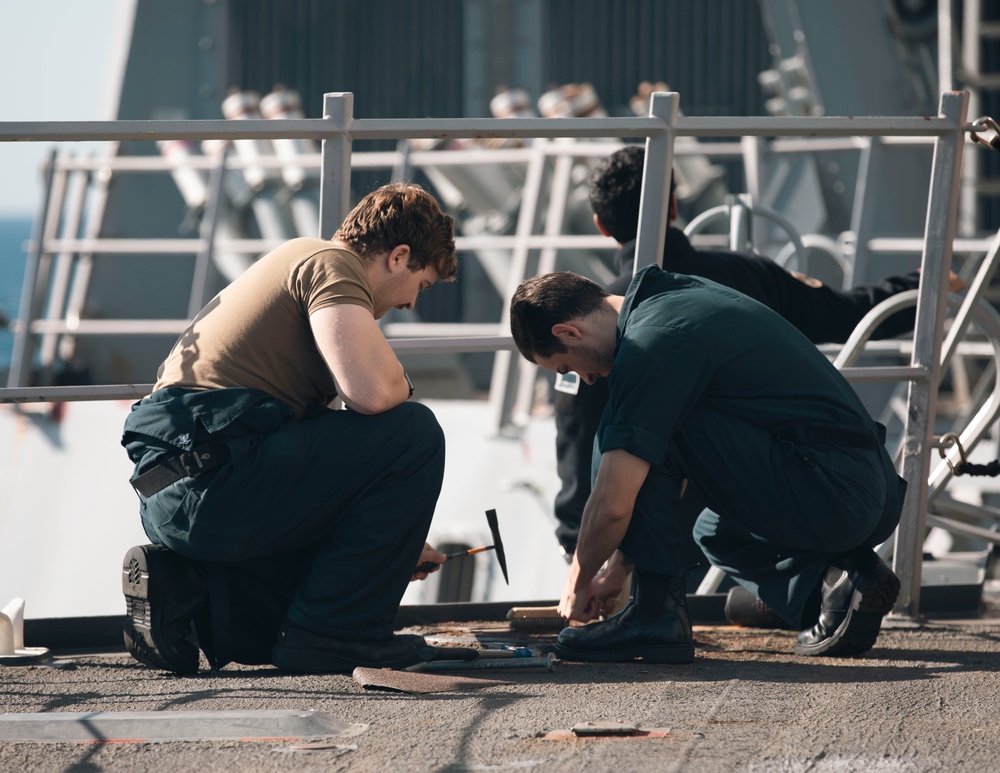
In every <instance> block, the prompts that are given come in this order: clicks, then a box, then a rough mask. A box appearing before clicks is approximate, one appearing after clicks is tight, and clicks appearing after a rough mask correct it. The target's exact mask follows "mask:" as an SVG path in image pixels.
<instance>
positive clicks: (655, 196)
mask: <svg viewBox="0 0 1000 773" xmlns="http://www.w3.org/2000/svg"><path fill="white" fill-rule="evenodd" d="M678 105H679V96H678V95H677V94H666V93H658V94H654V95H653V97H652V99H651V102H650V113H649V116H648V117H639V118H558V119H535V118H513V119H510V118H508V119H377V120H372V119H356V118H354V116H353V96H352V95H351V94H344V93H341V94H327V95H326V97H325V102H324V117H323V118H321V119H293V120H282V121H274V120H257V119H244V120H234V121H230V120H196V121H195V120H192V121H90V122H52V121H44V122H5V123H0V141H35V142H37V141H49V142H53V141H54V142H72V141H83V140H109V141H116V142H129V141H140V140H141V141H149V140H168V139H189V140H204V139H217V140H237V139H245V138H257V139H263V138H268V139H282V138H291V139H312V140H319V141H321V142H322V151H321V159H320V175H321V176H320V180H321V189H320V206H319V217H320V224H319V225H320V231H319V232H320V233H333V231H334V230H335V229H336V226H337V225H338V224H339V223H340V222H341V220H342V219H343V217H344V215H346V213H347V211H348V207H349V203H350V175H351V168H352V143H353V142H354V141H355V140H362V139H395V140H399V139H421V138H434V139H438V138H473V139H487V138H525V139H533V138H563V137H576V138H609V137H612V138H617V137H643V138H645V143H646V168H645V174H644V178H643V187H642V197H641V203H640V213H641V214H640V221H639V231H638V237H637V244H636V263H635V266H636V268H639V267H642V266H645V265H649V264H652V263H658V262H660V260H661V256H662V254H663V245H664V239H665V231H666V223H667V207H668V196H667V191H668V189H669V181H670V175H671V169H672V166H673V155H674V141H675V139H676V138H677V137H684V136H690V137H733V138H743V137H772V138H775V137H776V138H781V137H796V138H851V137H867V138H873V137H879V138H913V139H914V141H916V140H917V139H918V138H922V139H921V141H928V140H929V141H930V142H932V143H933V146H934V155H933V164H932V169H931V185H930V194H929V201H928V207H927V216H926V226H925V234H924V239H923V243H922V246H921V270H922V272H923V280H922V282H921V286H920V290H919V293H918V302H917V323H916V329H915V334H914V343H913V351H912V354H911V358H910V363H909V365H907V366H898V367H881V368H878V369H868V368H851V369H848V370H845V375H847V376H848V378H850V379H852V380H887V381H902V382H907V383H909V391H908V395H907V410H906V417H907V419H906V424H905V427H904V430H903V439H902V464H901V466H902V470H901V474H902V475H903V477H904V478H906V480H907V482H908V484H909V495H908V496H907V498H906V502H905V505H904V512H903V517H902V521H901V524H900V527H899V529H898V531H897V536H896V541H895V550H894V568H895V570H896V572H897V574H898V575H899V576H900V579H901V580H902V584H903V588H902V591H901V593H900V596H899V600H898V602H897V604H896V607H895V609H894V612H895V613H896V614H898V615H907V616H911V615H916V614H917V613H918V611H919V594H920V574H921V572H920V570H921V557H922V543H923V534H924V531H925V527H926V510H927V500H928V473H929V468H930V454H931V453H932V452H933V450H934V438H933V420H934V417H935V413H936V408H937V385H938V382H939V379H940V368H941V351H942V339H943V334H942V331H943V321H944V316H945V303H946V298H947V281H946V280H947V274H948V270H949V266H950V259H951V255H952V248H953V241H954V236H955V219H956V205H957V191H958V175H959V170H960V168H961V161H962V153H963V146H964V141H965V133H966V132H967V131H968V130H969V127H968V125H967V124H966V113H967V106H968V95H967V94H965V93H964V92H959V93H946V94H943V95H942V97H941V101H940V108H939V112H938V115H937V116H927V117H715V118H705V117H687V116H684V117H682V116H680V115H679V111H678ZM790 142H791V141H790ZM484 152H485V151H484ZM436 160H439V159H436ZM135 163H139V162H135ZM526 190H530V189H529V188H528V186H526ZM527 204H529V207H528V209H530V204H531V202H527ZM523 208H525V202H522V209H523ZM524 217H525V218H526V217H527V216H526V215H525V216H524ZM526 231H527V226H525V227H524V229H522V228H520V227H519V228H518V233H517V238H518V239H520V241H519V242H518V241H516V240H515V241H512V242H511V244H512V245H514V246H515V249H516V250H521V251H522V253H523V255H515V257H514V259H513V260H512V268H511V270H510V272H509V274H508V278H509V282H510V286H509V287H508V288H507V291H508V292H507V294H506V295H505V298H504V299H505V300H506V298H509V294H510V292H512V291H513V287H514V286H515V285H516V283H517V282H519V281H520V279H521V278H523V275H524V270H525V266H526V262H525V260H523V258H524V256H525V255H526V252H527V249H529V247H549V246H552V247H555V246H556V245H557V243H558V240H557V239H556V238H555V236H554V235H552V234H546V235H544V236H542V237H536V236H531V235H530V234H528V233H526ZM529 236H530V238H528V237H529ZM549 239H552V241H548V240H549ZM490 242H491V246H495V245H496V243H497V241H496V240H494V239H493V238H492V237H491V239H490ZM587 243H588V244H590V241H589V238H588V241H587ZM111 246H112V245H109V244H107V243H101V242H100V241H92V242H86V241H85V242H83V243H80V244H73V243H67V244H62V245H60V248H61V249H65V250H71V249H73V248H76V247H79V248H81V249H85V250H96V249H103V250H106V249H108V248H110V247H111ZM185 246H187V245H185ZM249 246H250V245H246V247H249ZM31 268H32V267H31V266H29V270H31ZM974 300H978V299H974ZM504 315H505V318H504V319H502V320H501V321H500V323H499V324H500V328H499V329H500V330H502V329H503V326H504V323H505V322H506V311H505V312H504ZM20 316H21V321H20V324H21V325H22V326H23V325H27V324H29V322H30V321H31V320H32V319H33V317H32V316H31V315H30V314H27V315H20ZM84 322H85V321H84V320H81V321H80V323H79V327H78V328H77V330H78V331H79V330H82V329H84V328H83V325H84ZM46 324H54V323H53V322H52V321H51V320H50V321H49V322H47V323H46ZM87 324H88V325H90V323H89V322H88V323H87ZM39 329H41V328H39ZM392 344H393V346H394V348H396V349H397V350H399V351H410V352H420V351H443V350H450V351H470V350H478V351H484V350H498V354H497V363H496V365H495V368H494V384H497V383H500V381H501V379H502V380H503V381H504V382H506V381H507V380H508V374H509V373H510V372H511V370H512V368H511V365H510V357H511V353H510V348H511V339H510V336H509V335H504V334H499V335H487V336H451V337H428V338H415V339H407V340H393V341H392ZM505 361H506V362H505ZM149 386H150V385H146V384H142V385H136V384H125V385H104V386H90V387H47V388H41V387H40V388H34V389H30V388H26V387H13V388H8V389H0V402H16V401H26V400H32V401H45V400H77V399H82V400H85V399H123V398H134V397H139V396H142V395H143V394H145V393H146V391H147V390H148V388H149ZM497 391H499V390H497Z"/></svg>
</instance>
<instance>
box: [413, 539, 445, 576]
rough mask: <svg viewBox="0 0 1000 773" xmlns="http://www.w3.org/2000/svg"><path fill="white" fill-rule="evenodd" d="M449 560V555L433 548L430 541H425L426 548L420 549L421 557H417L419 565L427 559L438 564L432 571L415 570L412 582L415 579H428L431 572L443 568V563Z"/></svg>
mask: <svg viewBox="0 0 1000 773" xmlns="http://www.w3.org/2000/svg"><path fill="white" fill-rule="evenodd" d="M447 560H448V556H446V555H445V554H444V553H439V552H438V551H437V550H435V549H434V548H432V547H431V546H430V545H429V544H428V543H426V542H425V543H424V549H423V550H421V551H420V558H418V559H417V566H420V565H421V564H422V563H424V562H425V561H430V562H431V563H433V564H437V566H435V567H434V568H433V569H431V570H430V572H414V573H413V575H412V576H411V577H410V582H413V581H414V580H426V579H427V576H428V575H429V574H432V573H434V572H436V571H437V570H438V569H440V568H441V564H443V563H444V562H445V561H447Z"/></svg>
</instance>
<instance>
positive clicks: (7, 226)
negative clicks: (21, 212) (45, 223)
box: [0, 217, 32, 371]
mask: <svg viewBox="0 0 1000 773" xmlns="http://www.w3.org/2000/svg"><path fill="white" fill-rule="evenodd" d="M31 226H32V218H30V217H6V218H5V217H0V314H2V315H3V317H4V318H6V319H7V320H12V319H15V318H16V317H17V307H18V304H19V303H20V299H21V284H22V283H23V281H24V263H25V253H24V246H25V243H26V242H27V241H28V240H29V239H30V238H31ZM0 321H2V320H0ZM13 345H14V336H13V334H12V333H11V331H10V329H9V328H8V327H7V325H6V324H2V325H0V370H4V371H6V369H7V368H8V366H9V365H10V355H11V351H12V349H13Z"/></svg>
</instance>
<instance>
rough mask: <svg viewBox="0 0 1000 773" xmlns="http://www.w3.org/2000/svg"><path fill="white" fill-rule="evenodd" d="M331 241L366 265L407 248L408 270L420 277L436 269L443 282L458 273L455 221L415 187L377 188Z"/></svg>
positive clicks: (406, 184)
mask: <svg viewBox="0 0 1000 773" xmlns="http://www.w3.org/2000/svg"><path fill="white" fill-rule="evenodd" d="M333 238H334V239H336V240H337V241H340V242H343V243H344V244H345V245H347V246H348V247H350V248H351V249H352V250H354V251H355V252H356V253H358V255H359V256H361V257H362V258H364V259H365V260H370V259H371V258H372V257H374V256H375V255H378V254H380V253H383V252H389V251H390V250H392V249H393V248H394V247H398V246H399V245H401V244H405V245H407V246H408V247H409V248H410V259H409V260H408V261H407V267H408V268H409V269H410V270H411V271H420V270H422V269H424V268H426V267H427V266H428V264H429V265H432V266H433V267H434V268H435V270H436V271H437V274H438V281H441V282H447V281H449V280H451V279H453V278H454V276H455V272H456V271H457V270H458V257H457V255H456V253H455V221H454V220H453V219H452V217H451V216H450V215H446V214H444V213H443V212H442V211H441V206H440V205H439V204H438V202H437V199H435V198H434V197H433V196H432V195H431V194H429V193H428V192H427V191H425V190H424V189H423V188H422V187H420V186H419V185H416V184H413V183H389V184H388V185H383V186H382V187H381V188H376V189H375V190H374V191H372V192H371V193H369V194H368V195H367V196H365V197H364V198H363V199H361V201H360V202H358V205H357V206H356V207H354V209H352V210H351V211H350V213H349V214H348V215H347V217H346V218H345V219H344V222H343V224H342V225H341V226H340V228H338V229H337V233H335V234H334V235H333Z"/></svg>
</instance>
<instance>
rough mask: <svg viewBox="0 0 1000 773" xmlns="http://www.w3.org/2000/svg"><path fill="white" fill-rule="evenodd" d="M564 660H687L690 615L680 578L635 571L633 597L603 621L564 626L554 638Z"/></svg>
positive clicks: (689, 657)
mask: <svg viewBox="0 0 1000 773" xmlns="http://www.w3.org/2000/svg"><path fill="white" fill-rule="evenodd" d="M556 654H557V655H558V656H559V657H560V658H563V659H565V660H584V661H592V662H602V663H620V662H627V661H630V660H634V659H636V658H642V659H643V661H644V662H646V663H690V662H692V661H693V660H694V644H693V642H692V639H691V618H690V617H689V616H688V609H687V598H686V596H685V582H684V578H683V577H669V576H667V575H663V574H654V573H652V572H646V571H643V570H641V569H636V570H635V598H633V600H632V601H630V602H629V604H628V606H626V607H625V609H623V610H622V611H621V612H619V613H618V614H617V615H614V616H613V617H610V618H608V619H607V620H604V621H601V622H598V623H591V624H590V625H585V626H582V627H579V628H565V629H563V631H562V633H560V634H559V638H558V639H557V640H556Z"/></svg>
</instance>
